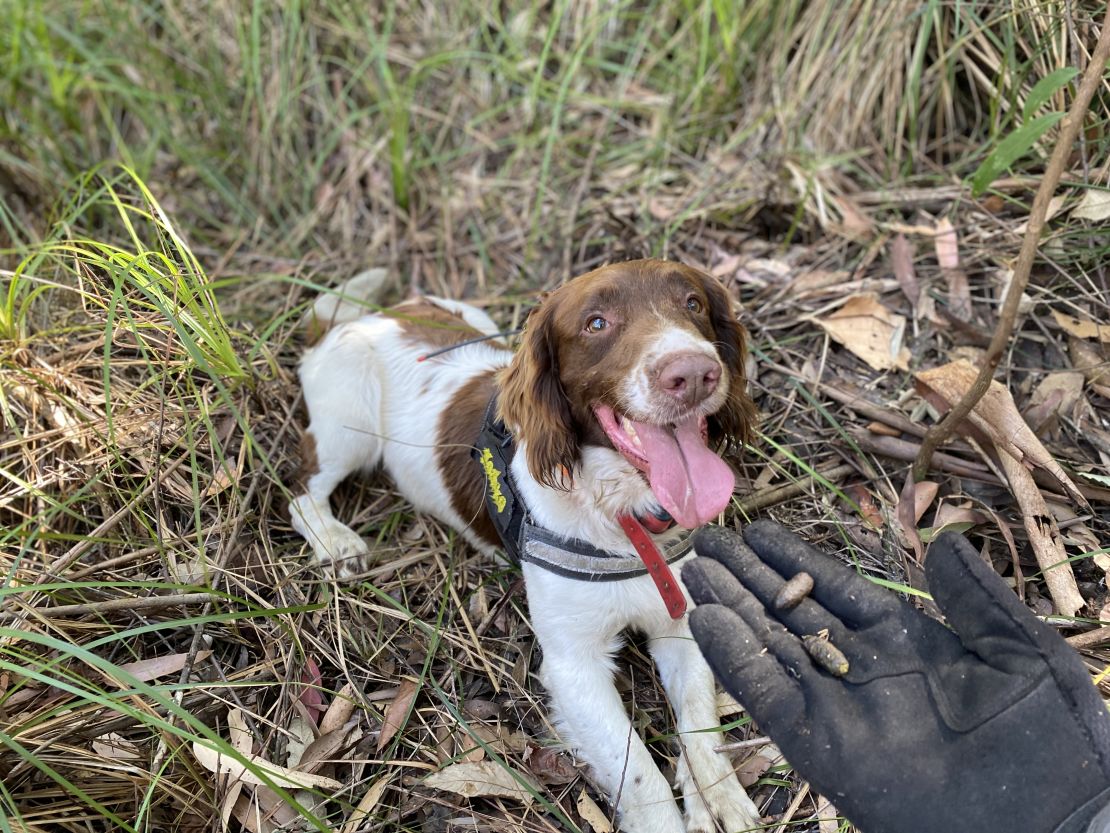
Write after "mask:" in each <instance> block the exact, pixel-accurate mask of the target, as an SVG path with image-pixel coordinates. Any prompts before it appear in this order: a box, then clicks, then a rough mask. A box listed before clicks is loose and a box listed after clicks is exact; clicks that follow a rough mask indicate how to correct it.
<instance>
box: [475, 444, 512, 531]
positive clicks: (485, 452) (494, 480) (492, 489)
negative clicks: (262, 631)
mask: <svg viewBox="0 0 1110 833" xmlns="http://www.w3.org/2000/svg"><path fill="white" fill-rule="evenodd" d="M480 459H481V463H482V469H483V470H484V471H485V473H486V482H488V483H489V497H490V500H492V501H493V505H494V506H496V507H497V514H498V515H500V514H501V513H502V512H504V511H505V502H506V501H505V496H504V495H503V494H501V483H500V480H501V472H499V471H498V470H497V466H495V465H494V464H493V452H492V451H490V450H489V449H488V448H483V449H482V456H481V458H480Z"/></svg>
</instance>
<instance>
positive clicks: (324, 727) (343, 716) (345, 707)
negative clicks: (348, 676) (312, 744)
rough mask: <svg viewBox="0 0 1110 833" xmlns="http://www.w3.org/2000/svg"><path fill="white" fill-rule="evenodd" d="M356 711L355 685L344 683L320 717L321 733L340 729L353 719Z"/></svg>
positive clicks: (324, 733)
mask: <svg viewBox="0 0 1110 833" xmlns="http://www.w3.org/2000/svg"><path fill="white" fill-rule="evenodd" d="M354 712H355V687H354V685H353V684H352V683H344V684H343V688H341V689H339V691H337V692H336V694H335V699H334V700H332V701H331V705H330V706H328V710H327V711H326V712H324V716H323V717H322V718H320V734H321V735H326V734H327V733H328V732H332V731H334V730H335V729H338V728H339V727H340V726H342V725H343V724H344V723H346V722H347V721H348V720H350V719H351V715H352V714H354Z"/></svg>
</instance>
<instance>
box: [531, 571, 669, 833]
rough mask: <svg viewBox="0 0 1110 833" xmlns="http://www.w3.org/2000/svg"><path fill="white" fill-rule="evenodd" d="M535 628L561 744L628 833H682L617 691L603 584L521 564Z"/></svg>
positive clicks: (614, 628) (614, 626)
mask: <svg viewBox="0 0 1110 833" xmlns="http://www.w3.org/2000/svg"><path fill="white" fill-rule="evenodd" d="M524 577H525V583H526V585H527V588H528V609H529V614H530V617H531V619H532V629H533V630H534V632H535V634H536V638H537V639H538V640H539V642H540V647H541V648H542V649H543V667H542V668H541V671H540V678H541V680H542V681H543V684H544V687H545V688H546V689H547V692H548V694H549V695H550V698H551V706H552V712H553V715H554V717H555V720H556V724H557V725H558V727H559V731H560V734H561V735H562V737H563V740H564V741H565V742H567V743H568V744H569V745H570V746H572V747H574V748H575V749H576V750H577V752H578V753H579V755H580V756H581V757H582V759H583V760H585V762H586V763H588V764H589V765H590V768H591V769H592V770H593V774H594V777H595V778H596V780H597V781H598V782H599V783H600V785H601V786H602V788H604V789H605V791H606V792H607V793H608V796H609V800H610V802H611V803H612V804H613V805H614V806H615V807H616V809H617V813H618V814H619V818H620V829H621V830H622V831H625V833H682V831H684V830H685V829H686V828H685V825H684V824H683V822H682V815H681V813H679V810H678V807H677V805H676V804H675V801H674V795H673V793H672V791H671V787H670V785H669V784H668V783H667V779H666V778H664V777H663V774H662V773H661V772H660V771H659V768H658V767H656V765H655V762H654V761H653V760H652V759H651V753H649V752H648V750H647V747H646V746H644V742H643V741H642V740H641V739H640V737H639V735H638V734H637V733H636V730H635V729H634V728H633V726H632V723H631V721H630V720H629V719H628V715H627V714H626V712H625V708H624V703H622V702H621V698H620V695H619V694H618V693H617V690H616V687H615V686H614V684H613V656H614V654H615V653H616V652H617V650H618V649H619V647H620V639H619V635H620V627H619V624H618V623H617V622H615V621H612V620H611V618H610V617H609V616H608V613H609V611H610V609H611V606H610V605H609V604H606V603H605V601H604V600H603V599H602V598H593V597H594V596H595V595H596V596H601V595H603V594H604V592H605V590H604V589H603V588H604V585H598V584H588V583H585V582H581V581H575V580H573V579H566V578H562V577H560V576H556V575H554V574H553V573H549V572H546V571H544V570H542V569H540V568H537V567H534V566H533V565H531V564H525V565H524Z"/></svg>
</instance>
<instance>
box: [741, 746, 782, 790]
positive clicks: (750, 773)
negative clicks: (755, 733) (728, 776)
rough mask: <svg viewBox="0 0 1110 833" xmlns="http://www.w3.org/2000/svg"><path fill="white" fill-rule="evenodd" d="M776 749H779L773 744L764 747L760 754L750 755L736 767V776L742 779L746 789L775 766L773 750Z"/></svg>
mask: <svg viewBox="0 0 1110 833" xmlns="http://www.w3.org/2000/svg"><path fill="white" fill-rule="evenodd" d="M775 751H777V750H775V748H774V747H773V746H768V747H764V748H763V750H762V751H760V752H759V753H758V754H756V755H750V756H749V757H747V758H745V759H744V760H743V761H742V762H741V763H740V766H738V767H736V777H737V778H739V779H740V783H741V784H742V785H743V786H744V788H745V789H746V788H748V787H750V786H751V785H752V784H754V783H755V782H756V781H758V780H759V779H760V778H762V777H763V776H764V774H765V773H766V772H767V770H769V769H770V768H771V767H772V766H774V764H775V758H774V755H773V752H775Z"/></svg>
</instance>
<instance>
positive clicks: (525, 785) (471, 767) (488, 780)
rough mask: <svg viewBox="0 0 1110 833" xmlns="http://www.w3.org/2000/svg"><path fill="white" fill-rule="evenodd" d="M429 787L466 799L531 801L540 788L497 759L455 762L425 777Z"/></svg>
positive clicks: (528, 802) (527, 802)
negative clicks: (490, 797)
mask: <svg viewBox="0 0 1110 833" xmlns="http://www.w3.org/2000/svg"><path fill="white" fill-rule="evenodd" d="M424 784H425V786H428V787H432V788H433V789H437V790H446V791H447V792H453V793H455V794H456V795H461V796H463V797H464V798H478V797H481V796H497V797H499V798H516V799H519V800H520V801H523V802H524V803H525V804H531V803H532V801H533V800H534V798H535V796H534V794H533V793H538V792H540V788H539V787H538V786H536V784H535V783H534V782H533V781H532V780H531V779H530V778H528V777H527V776H525V775H523V774H521V773H519V772H517V771H516V770H515V769H511V768H509V767H508V766H506V765H503V764H499V763H497V762H496V761H479V762H477V763H462V764H452V765H451V766H449V767H446V768H444V769H441V770H440V771H439V772H433V773H432V774H431V775H429V776H428V777H427V778H425V779H424Z"/></svg>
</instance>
